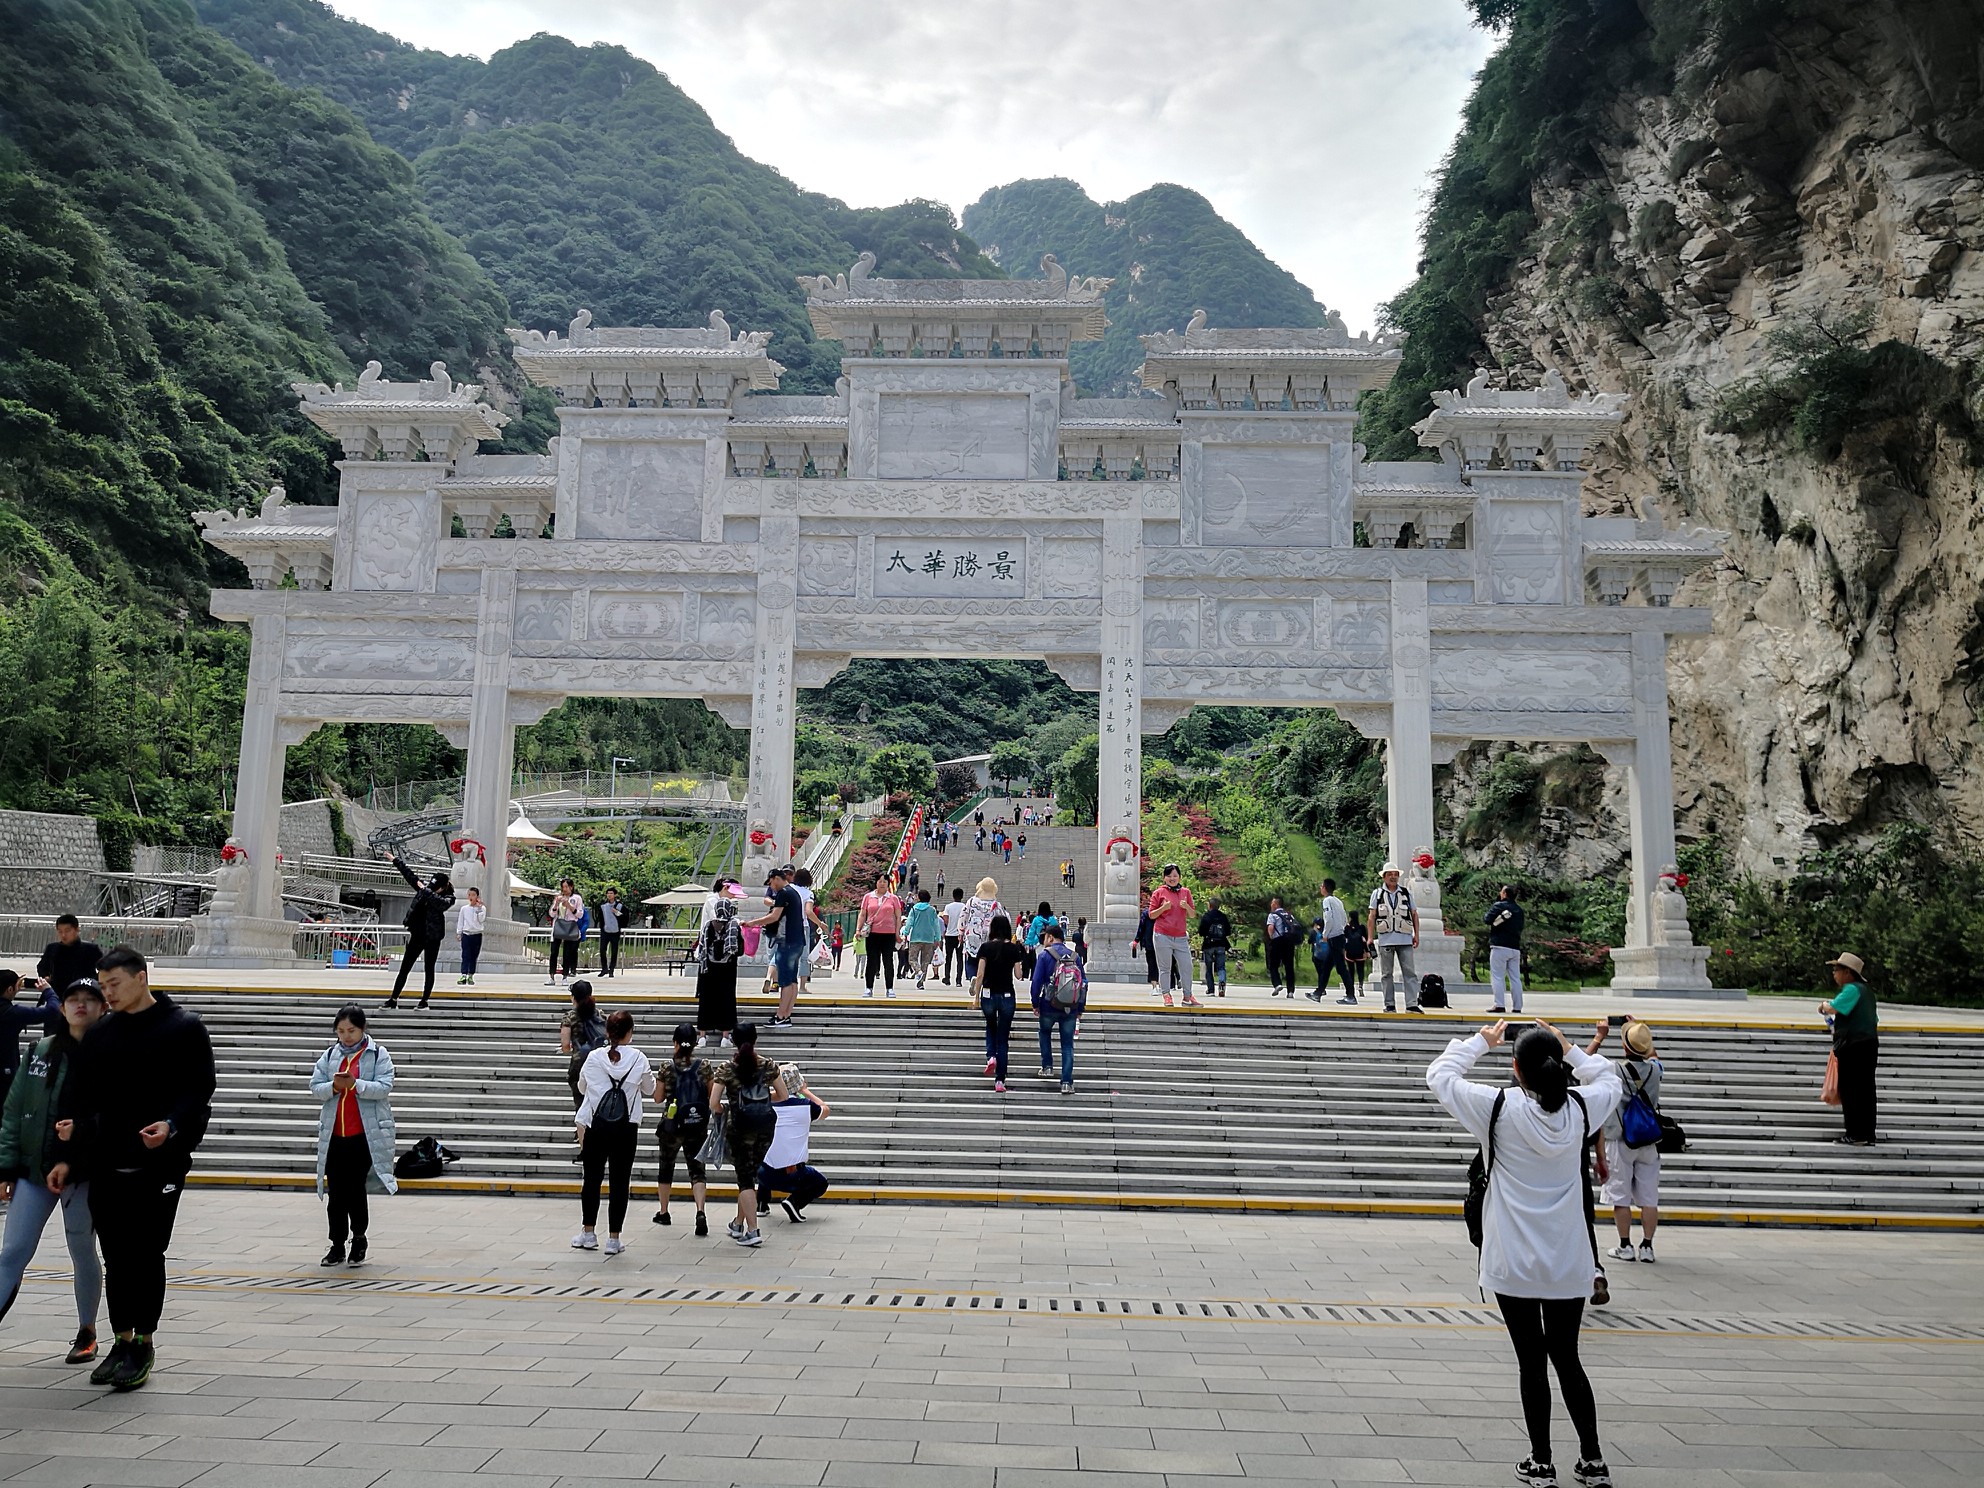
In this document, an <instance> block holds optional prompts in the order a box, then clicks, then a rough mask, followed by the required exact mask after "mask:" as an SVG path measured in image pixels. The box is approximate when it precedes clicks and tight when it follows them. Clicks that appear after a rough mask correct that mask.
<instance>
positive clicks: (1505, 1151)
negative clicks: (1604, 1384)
mask: <svg viewBox="0 0 1984 1488" xmlns="http://www.w3.org/2000/svg"><path fill="white" fill-rule="evenodd" d="M1508 1031H1509V1025H1508V1024H1507V1023H1491V1024H1489V1025H1488V1026H1487V1027H1486V1028H1484V1029H1482V1030H1481V1031H1480V1032H1479V1033H1477V1034H1475V1035H1474V1036H1473V1037H1472V1038H1464V1039H1458V1038H1457V1039H1454V1040H1452V1041H1450V1042H1449V1043H1448V1045H1447V1047H1446V1051H1445V1052H1444V1053H1442V1054H1441V1055H1440V1056H1439V1057H1438V1058H1437V1059H1435V1060H1434V1061H1433V1063H1432V1064H1431V1066H1430V1067H1428V1069H1427V1071H1426V1083H1427V1085H1428V1086H1429V1087H1430V1088H1431V1089H1432V1091H1433V1094H1434V1095H1435V1096H1436V1097H1437V1098H1438V1099H1439V1102H1440V1104H1441V1105H1443V1106H1445V1107H1446V1108H1447V1109H1448V1110H1449V1111H1451V1112H1452V1113H1453V1114H1454V1116H1455V1117H1456V1118H1457V1119H1458V1120H1459V1121H1460V1124H1461V1125H1462V1126H1464V1127H1466V1128H1467V1129H1468V1131H1469V1132H1470V1133H1472V1134H1473V1136H1474V1138H1475V1139H1476V1140H1477V1141H1479V1142H1480V1143H1481V1147H1482V1151H1483V1153H1484V1154H1486V1156H1485V1159H1484V1161H1485V1162H1486V1164H1487V1169H1488V1191H1487V1195H1486V1198H1485V1200H1484V1202H1483V1205H1482V1213H1481V1289H1482V1291H1484V1292H1490V1293H1493V1294H1494V1297H1495V1304H1496V1306H1497V1307H1499V1308H1500V1309H1501V1313H1502V1321H1503V1323H1504V1325H1506V1326H1507V1328H1508V1330H1509V1338H1510V1340H1511V1341H1512V1342H1513V1343H1514V1344H1515V1351H1516V1364H1517V1368H1518V1370H1519V1372H1520V1377H1521V1383H1522V1414H1523V1420H1524V1422H1525V1424H1526V1425H1527V1426H1528V1428H1529V1456H1528V1458H1526V1459H1525V1460H1524V1461H1523V1462H1522V1463H1520V1464H1519V1465H1518V1466H1517V1468H1516V1481H1518V1482H1521V1483H1530V1484H1537V1485H1548V1484H1554V1483H1555V1482H1557V1469H1556V1467H1555V1466H1554V1465H1553V1463H1554V1459H1553V1457H1552V1455H1551V1446H1550V1370H1551V1367H1552V1366H1555V1368H1556V1371H1557V1383H1558V1386H1559V1388H1560V1389H1561V1390H1562V1391H1563V1395H1564V1407H1565V1409H1566V1410H1568V1411H1569V1412H1570V1416H1571V1424H1572V1425H1573V1426H1574V1427H1575V1428H1576V1429H1577V1434H1578V1464H1577V1467H1576V1469H1575V1475H1576V1479H1577V1481H1578V1482H1579V1483H1580V1484H1582V1485H1584V1488H1610V1485H1611V1482H1612V1476H1611V1473H1610V1472H1609V1471H1608V1470H1607V1468H1606V1466H1605V1454H1604V1452H1603V1451H1602V1450H1601V1449H1600V1447H1599V1442H1598V1406H1597V1402H1596V1401H1595V1400H1594V1399H1593V1396H1592V1392H1591V1381H1590V1380H1589V1379H1587V1378H1586V1376H1585V1372H1584V1365H1583V1364H1582V1363H1580V1362H1579V1360H1578V1328H1579V1325H1580V1324H1581V1323H1582V1321H1583V1318H1584V1304H1585V1298H1586V1297H1587V1296H1588V1295H1589V1294H1590V1291H1591V1280H1592V1265H1593V1254H1592V1251H1593V1246H1592V1233H1591V1211H1590V1209H1589V1208H1588V1207H1587V1201H1586V1199H1585V1185H1586V1171H1585V1157H1584V1153H1585V1147H1586V1145H1587V1144H1588V1143H1589V1142H1590V1140H1591V1137H1592V1134H1593V1133H1594V1132H1596V1131H1599V1130H1600V1129H1602V1128H1603V1127H1604V1125H1605V1123H1606V1121H1607V1120H1608V1119H1610V1117H1611V1115H1612V1113H1613V1112H1614V1111H1616V1110H1617V1109H1618V1108H1619V1100H1620V1096H1621V1093H1622V1087H1621V1084H1620V1080H1619V1072H1618V1070H1617V1069H1615V1068H1614V1067H1613V1064H1612V1061H1611V1060H1609V1059H1603V1058H1600V1057H1599V1056H1598V1055H1596V1054H1588V1053H1586V1052H1585V1051H1584V1050H1583V1049H1578V1048H1574V1047H1572V1045H1571V1044H1570V1042H1569V1041H1568V1040H1567V1039H1565V1038H1564V1036H1563V1035H1562V1034H1560V1033H1558V1032H1557V1030H1556V1029H1554V1028H1552V1027H1551V1026H1550V1025H1549V1024H1547V1023H1543V1022H1538V1023H1537V1025H1536V1026H1535V1027H1534V1028H1531V1029H1529V1030H1528V1031H1527V1032H1525V1033H1524V1034H1523V1035H1522V1036H1521V1037H1520V1038H1519V1039H1517V1040H1516V1050H1515V1084H1514V1085H1513V1086H1508V1087H1505V1088H1501V1089H1497V1088H1496V1087H1494V1086H1490V1085H1484V1084H1481V1083H1479V1082H1477V1081H1474V1080H1470V1079H1468V1077H1467V1076H1468V1071H1470V1070H1471V1069H1473V1068H1474V1066H1475V1064H1476V1063H1478V1062H1479V1061H1480V1059H1481V1056H1482V1055H1484V1054H1486V1053H1487V1052H1488V1051H1489V1050H1490V1049H1493V1048H1497V1047H1499V1046H1500V1045H1501V1044H1502V1042H1503V1041H1504V1039H1505V1037H1506V1035H1507V1033H1508ZM1573 1075H1575V1076H1576V1078H1577V1081H1578V1083H1579V1085H1580V1087H1581V1088H1580V1089H1578V1090H1575V1091H1573V1090H1572V1089H1571V1088H1570V1086H1571V1079H1572V1076H1573Z"/></svg>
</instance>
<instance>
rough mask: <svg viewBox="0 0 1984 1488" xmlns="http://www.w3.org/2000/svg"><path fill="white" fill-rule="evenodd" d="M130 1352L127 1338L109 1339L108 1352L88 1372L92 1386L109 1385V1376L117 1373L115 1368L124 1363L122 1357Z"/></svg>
mask: <svg viewBox="0 0 1984 1488" xmlns="http://www.w3.org/2000/svg"><path fill="white" fill-rule="evenodd" d="M130 1351H131V1340H130V1339H128V1338H113V1339H111V1340H110V1352H109V1353H107V1354H105V1355H104V1356H103V1357H102V1358H101V1359H99V1360H97V1365H96V1368H94V1369H92V1370H91V1371H90V1383H91V1384H93V1385H107V1384H109V1383H110V1376H111V1375H112V1374H114V1373H115V1372H116V1371H117V1366H118V1365H120V1364H122V1363H123V1362H124V1356H125V1355H126V1354H128V1353H129V1352H130Z"/></svg>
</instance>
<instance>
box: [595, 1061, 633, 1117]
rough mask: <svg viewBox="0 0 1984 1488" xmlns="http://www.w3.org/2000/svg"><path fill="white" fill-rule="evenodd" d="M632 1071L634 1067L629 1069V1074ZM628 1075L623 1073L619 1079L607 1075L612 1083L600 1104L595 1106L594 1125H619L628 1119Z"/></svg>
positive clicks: (601, 1098)
mask: <svg viewBox="0 0 1984 1488" xmlns="http://www.w3.org/2000/svg"><path fill="white" fill-rule="evenodd" d="M632 1073H633V1070H632V1069H629V1070H628V1071H627V1075H631V1074H632ZM627 1075H622V1076H621V1077H620V1078H619V1079H617V1080H614V1079H613V1078H612V1077H611V1076H610V1075H609V1076H608V1077H607V1078H608V1080H609V1081H610V1082H611V1083H610V1084H609V1086H608V1088H607V1091H606V1094H604V1095H602V1096H601V1097H600V1098H599V1104H598V1105H597V1106H595V1107H594V1108H593V1113H592V1119H593V1124H594V1125H596V1126H619V1125H621V1124H622V1123H624V1122H625V1121H626V1120H627V1115H628V1112H627V1091H626V1085H627Z"/></svg>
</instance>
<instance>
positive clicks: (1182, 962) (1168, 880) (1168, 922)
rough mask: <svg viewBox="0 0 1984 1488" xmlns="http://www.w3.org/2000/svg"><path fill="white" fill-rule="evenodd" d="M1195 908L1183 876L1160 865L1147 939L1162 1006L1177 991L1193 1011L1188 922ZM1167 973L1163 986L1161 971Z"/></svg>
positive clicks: (1173, 866)
mask: <svg viewBox="0 0 1984 1488" xmlns="http://www.w3.org/2000/svg"><path fill="white" fill-rule="evenodd" d="M1197 913H1198V906H1197V905H1195V904H1194V903H1193V902H1192V891H1191V890H1190V889H1188V888H1186V887H1185V879H1184V874H1183V872H1182V871H1181V870H1180V869H1179V867H1178V865H1177V864H1176V863H1166V864H1165V865H1164V875H1163V882H1162V883H1160V884H1159V885H1158V886H1157V887H1156V888H1155V889H1153V890H1151V896H1150V928H1151V939H1152V940H1153V941H1154V942H1155V945H1156V950H1157V971H1158V984H1159V986H1160V987H1162V988H1163V990H1164V1005H1165V1006H1166V1007H1170V1006H1171V989H1172V988H1173V987H1176V988H1179V989H1181V990H1182V991H1183V992H1184V994H1185V1006H1186V1007H1197V1006H1198V1005H1199V1004H1198V1003H1197V1002H1196V1001H1195V1000H1194V999H1193V997H1192V941H1191V928H1192V920H1193V918H1194V917H1195V916H1196V915H1197ZM1167 967H1168V968H1169V969H1170V985H1169V986H1165V970H1166V968H1167Z"/></svg>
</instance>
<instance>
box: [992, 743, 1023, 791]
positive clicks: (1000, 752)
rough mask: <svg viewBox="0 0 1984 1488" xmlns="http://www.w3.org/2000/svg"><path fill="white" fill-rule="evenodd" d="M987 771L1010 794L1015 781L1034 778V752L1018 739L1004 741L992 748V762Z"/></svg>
mask: <svg viewBox="0 0 1984 1488" xmlns="http://www.w3.org/2000/svg"><path fill="white" fill-rule="evenodd" d="M987 769H988V770H989V771H990V773H991V776H992V778H993V779H994V780H996V781H998V782H999V784H1000V785H1001V786H1003V787H1004V788H1005V789H1006V790H1007V791H1008V792H1010V791H1011V790H1012V788H1013V781H1014V780H1016V779H1019V780H1028V779H1031V778H1032V776H1033V772H1034V761H1033V751H1032V750H1030V749H1028V748H1027V747H1026V745H1024V744H1022V743H1020V742H1019V741H1018V740H1016V739H1007V740H1004V741H1002V742H1000V743H998V744H994V745H993V746H992V762H991V764H990V765H989V766H987Z"/></svg>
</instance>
